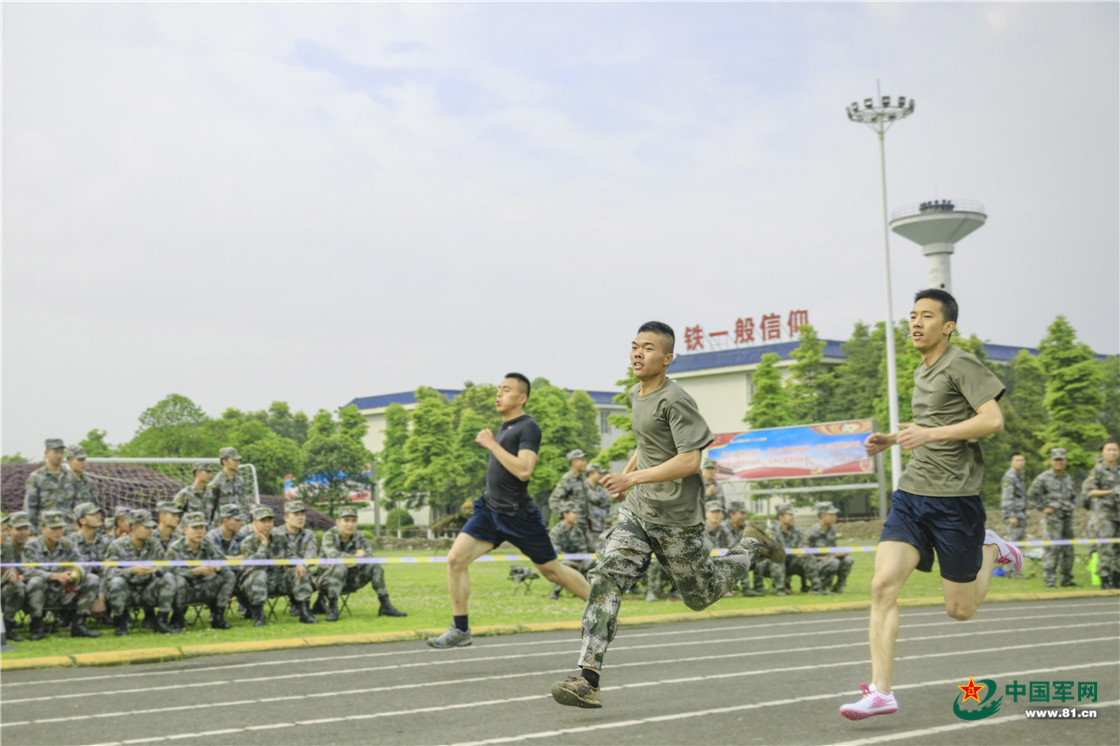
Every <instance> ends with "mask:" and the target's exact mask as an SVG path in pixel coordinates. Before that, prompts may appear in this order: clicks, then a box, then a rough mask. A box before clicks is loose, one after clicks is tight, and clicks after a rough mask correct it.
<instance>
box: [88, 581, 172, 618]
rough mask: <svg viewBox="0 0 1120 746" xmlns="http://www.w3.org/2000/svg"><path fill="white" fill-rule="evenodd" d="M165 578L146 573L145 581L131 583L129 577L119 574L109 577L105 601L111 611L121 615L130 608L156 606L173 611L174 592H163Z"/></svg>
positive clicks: (113, 613) (115, 614)
mask: <svg viewBox="0 0 1120 746" xmlns="http://www.w3.org/2000/svg"><path fill="white" fill-rule="evenodd" d="M163 581H164V578H163V577H162V576H160V575H145V576H144V579H143V581H141V582H139V583H130V582H129V581H128V578H126V577H125V576H123V575H118V576H116V577H115V578H110V579H109V587H108V588H107V589H106V590H105V601H106V603H107V604H108V605H109V613H110V614H112V615H113V616H120V615H121V614H124V613H125V612H127V611H128V610H129V609H146V608H149V607H151V608H155V609H163V610H165V611H171V599H172V597H173V596H174V594H173V593H167V594H164V593H163Z"/></svg>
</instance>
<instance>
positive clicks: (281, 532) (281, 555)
mask: <svg viewBox="0 0 1120 746" xmlns="http://www.w3.org/2000/svg"><path fill="white" fill-rule="evenodd" d="M287 533H288V532H287V531H286V530H285V529H282V528H274V529H272V533H271V534H270V537H271V538H270V539H269V542H268V544H267V545H266V544H262V543H261V540H260V539H259V538H258V537H257V535H256V533H255V532H254V533H252V534H249V535H248V536H246V537H245V539H244V540H243V541H242V542H241V554H243V555H244V556H245V559H290V558H291V556H292V555H291V554H290V553H289V551H288V537H287ZM291 569H292V568H290V567H289V568H286V567H279V566H275V565H273V566H269V567H245V568H243V569H242V573H241V589H242V591H244V593H245V597H246V598H247V599H248V601H249V603H251V604H253V605H254V606H259V605H261V604H263V603H264V602H265V601H267V600H268V599H269V598H271V597H274V596H286V595H288V593H289V592H290V591H289V589H290V587H291V582H290V581H289V578H290V577H291V572H290V571H291ZM305 579H306V578H305ZM306 592H307V595H305V596H304V599H306V598H308V596H310V595H311V587H310V581H308V585H307V588H306Z"/></svg>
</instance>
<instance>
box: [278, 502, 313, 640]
mask: <svg viewBox="0 0 1120 746" xmlns="http://www.w3.org/2000/svg"><path fill="white" fill-rule="evenodd" d="M306 525H307V509H306V508H305V507H304V505H303V503H302V502H300V501H299V500H288V501H287V502H285V503H284V535H285V536H286V537H287V539H288V553H289V558H290V559H316V558H318V556H319V544H318V542H316V541H315V534H314V533H313V532H312V531H309V530H308V529H307V528H305V526H306ZM286 572H287V573H288V575H289V578H288V599H289V603H290V606H291V611H292V612H293V613H292V616H298V617H299V620H300V621H301V622H303V623H304V624H317V623H318V621H319V620H318V619H316V618H315V615H314V614H312V613H311V589H312V581H313V578H312V576H311V568H310V567H308V566H307V565H294V566H292V567H289V568H287V571H286Z"/></svg>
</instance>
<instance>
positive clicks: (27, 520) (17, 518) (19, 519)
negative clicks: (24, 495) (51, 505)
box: [8, 510, 31, 528]
mask: <svg viewBox="0 0 1120 746" xmlns="http://www.w3.org/2000/svg"><path fill="white" fill-rule="evenodd" d="M8 522H9V523H11V524H12V528H23V527H25V526H30V525H31V515H30V514H29V513H27V512H25V511H23V510H17V511H16V512H15V513H12V514H11V515H10V516H8Z"/></svg>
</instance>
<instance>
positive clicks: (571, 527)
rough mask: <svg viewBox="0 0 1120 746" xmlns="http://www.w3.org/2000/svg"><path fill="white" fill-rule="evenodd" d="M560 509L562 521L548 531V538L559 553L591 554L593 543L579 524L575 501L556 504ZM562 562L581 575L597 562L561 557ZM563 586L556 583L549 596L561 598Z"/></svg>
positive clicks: (553, 598)
mask: <svg viewBox="0 0 1120 746" xmlns="http://www.w3.org/2000/svg"><path fill="white" fill-rule="evenodd" d="M556 507H557V509H558V510H559V511H560V522H559V523H557V524H556V525H555V526H553V527H552V529H551V530H550V531H549V532H548V538H549V539H550V540H551V541H552V546H553V548H554V549H555V550H556V553H557V554H590V553H591V544H590V543H589V542H588V540H587V532H586V531H584V530H583V528H582V527H581V526H580V525H579V513H578V512H577V511H576V506H575V505H574V504H573V503H570V502H566V503H560V504H559V505H557V506H556ZM560 564H562V565H567V566H568V567H570V568H572V569H573V570H575V571H576V572H578V573H580V574H581V575H584V576H586V575H587V571H588V570H590V569H591V566H592V565H594V564H595V562H594V561H593V560H590V559H585V560H572V559H561V560H560ZM561 590H563V586H561V585H560V584H559V583H555V584H553V586H552V593H551V594H550V595H549V598H550V599H551V600H553V601H556V600H557V599H559V598H560V591H561Z"/></svg>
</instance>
